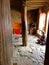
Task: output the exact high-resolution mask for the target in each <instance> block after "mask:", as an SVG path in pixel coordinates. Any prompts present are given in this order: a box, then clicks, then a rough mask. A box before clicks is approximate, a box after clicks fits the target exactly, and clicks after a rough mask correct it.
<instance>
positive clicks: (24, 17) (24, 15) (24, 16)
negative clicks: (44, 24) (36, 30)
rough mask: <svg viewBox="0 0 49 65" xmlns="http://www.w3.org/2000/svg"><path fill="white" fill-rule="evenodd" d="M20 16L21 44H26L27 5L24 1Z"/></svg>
mask: <svg viewBox="0 0 49 65" xmlns="http://www.w3.org/2000/svg"><path fill="white" fill-rule="evenodd" d="M21 18H22V41H23V45H24V46H26V45H27V7H26V4H25V2H23V3H22V7H21Z"/></svg>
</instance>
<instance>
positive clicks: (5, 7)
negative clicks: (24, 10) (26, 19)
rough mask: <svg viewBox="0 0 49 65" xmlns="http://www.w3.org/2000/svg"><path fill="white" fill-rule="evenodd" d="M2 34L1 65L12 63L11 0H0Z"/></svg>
mask: <svg viewBox="0 0 49 65" xmlns="http://www.w3.org/2000/svg"><path fill="white" fill-rule="evenodd" d="M0 32H1V33H0V35H1V47H0V48H1V49H0V50H1V55H0V56H1V65H11V58H12V54H13V53H12V44H11V43H12V26H11V19H10V1H9V0H0Z"/></svg>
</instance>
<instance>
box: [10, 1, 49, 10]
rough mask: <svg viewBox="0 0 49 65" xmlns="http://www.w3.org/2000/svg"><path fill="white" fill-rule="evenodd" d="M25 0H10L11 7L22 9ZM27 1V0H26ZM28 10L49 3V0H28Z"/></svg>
mask: <svg viewBox="0 0 49 65" xmlns="http://www.w3.org/2000/svg"><path fill="white" fill-rule="evenodd" d="M22 1H23V0H10V5H11V8H17V9H18V10H20V8H21V4H22V3H21V2H22ZM24 1H25V0H24ZM25 2H26V6H27V10H33V9H38V8H40V7H43V6H46V5H47V4H49V0H26V1H25Z"/></svg>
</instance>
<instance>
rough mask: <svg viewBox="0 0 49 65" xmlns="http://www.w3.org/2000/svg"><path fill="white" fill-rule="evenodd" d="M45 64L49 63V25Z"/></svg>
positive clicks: (48, 64)
mask: <svg viewBox="0 0 49 65" xmlns="http://www.w3.org/2000/svg"><path fill="white" fill-rule="evenodd" d="M44 65H49V25H48V34H47V43H46V53H45V62H44Z"/></svg>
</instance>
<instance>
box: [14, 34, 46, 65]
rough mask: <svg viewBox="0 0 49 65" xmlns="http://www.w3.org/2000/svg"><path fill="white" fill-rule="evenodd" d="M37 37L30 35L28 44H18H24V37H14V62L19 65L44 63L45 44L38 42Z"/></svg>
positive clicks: (39, 64)
mask: <svg viewBox="0 0 49 65" xmlns="http://www.w3.org/2000/svg"><path fill="white" fill-rule="evenodd" d="M14 37H15V36H14ZM18 37H19V36H18ZM37 39H38V38H37V37H35V36H33V35H28V42H27V43H28V45H27V46H16V47H15V45H17V44H18V43H21V44H22V38H21V36H20V39H19V38H18V40H14V39H13V42H14V43H13V63H16V64H17V65H44V55H45V47H46V46H45V45H43V46H42V45H40V44H36V41H37Z"/></svg>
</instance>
